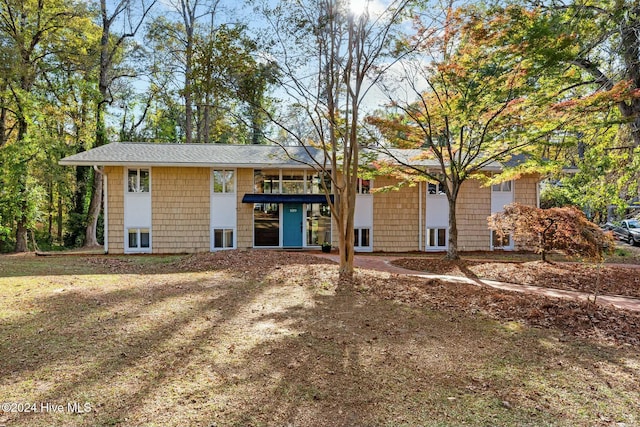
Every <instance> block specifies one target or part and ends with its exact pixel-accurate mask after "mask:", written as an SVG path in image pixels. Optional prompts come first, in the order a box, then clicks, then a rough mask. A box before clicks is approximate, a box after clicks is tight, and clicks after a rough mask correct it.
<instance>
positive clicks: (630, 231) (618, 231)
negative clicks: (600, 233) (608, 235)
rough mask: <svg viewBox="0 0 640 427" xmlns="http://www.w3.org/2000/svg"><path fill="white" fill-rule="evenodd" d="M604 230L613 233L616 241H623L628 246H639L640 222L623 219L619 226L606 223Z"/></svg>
mask: <svg viewBox="0 0 640 427" xmlns="http://www.w3.org/2000/svg"><path fill="white" fill-rule="evenodd" d="M604 228H605V229H607V230H611V231H613V234H614V236H615V237H616V238H617V239H620V240H623V241H625V242H627V243H629V244H630V245H636V244H640V222H639V221H638V220H636V219H625V220H623V221H621V222H620V224H612V223H610V222H608V223H607V224H605V226H604Z"/></svg>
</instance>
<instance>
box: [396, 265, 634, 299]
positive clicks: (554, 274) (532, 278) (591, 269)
mask: <svg viewBox="0 0 640 427" xmlns="http://www.w3.org/2000/svg"><path fill="white" fill-rule="evenodd" d="M392 264H393V265H396V266H398V267H402V268H406V269H409V270H415V271H423V272H428V273H434V274H446V275H452V276H463V277H472V278H481V279H489V280H497V281H501V282H508V283H515V284H519V285H533V286H541V287H546V288H555V289H567V290H576V291H582V292H589V293H593V292H595V291H596V290H598V293H599V294H608V295H624V296H630V297H635V298H640V268H637V267H624V266H611V265H607V264H604V265H602V266H597V265H589V264H572V263H548V262H542V261H533V262H487V261H470V260H460V261H448V260H444V259H436V258H429V259H426V258H402V259H398V260H395V261H393V262H392ZM598 275H600V278H599V279H598ZM596 286H597V289H596Z"/></svg>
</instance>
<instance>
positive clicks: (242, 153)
mask: <svg viewBox="0 0 640 427" xmlns="http://www.w3.org/2000/svg"><path fill="white" fill-rule="evenodd" d="M385 151H386V153H384V152H378V156H379V158H381V159H385V158H386V159H387V160H389V161H391V162H394V161H400V162H402V163H406V164H411V165H414V166H424V167H426V168H439V167H440V164H439V163H438V161H437V160H434V159H424V158H421V154H423V150H420V149H388V150H385ZM312 156H313V157H312ZM314 157H315V159H317V160H318V161H320V162H323V160H324V154H323V152H322V150H320V149H316V148H310V147H307V148H305V147H300V146H293V147H282V146H279V145H231V144H167V143H162V144H154V143H140V142H114V143H111V144H107V145H103V146H101V147H97V148H92V149H90V150H87V151H84V152H82V153H78V154H74V155H72V156H68V157H65V158H64V159H62V160H60V164H61V165H70V166H94V165H97V166H181V167H229V168H236V167H239V168H242V167H246V168H255V167H259V168H268V167H273V168H300V167H303V166H304V165H309V164H311V163H312V160H313V158H314ZM364 158H366V157H365V156H363V159H364ZM483 170H486V171H496V172H497V171H501V170H502V167H501V165H500V164H499V163H497V162H492V163H490V164H488V165H487V166H485V167H484V168H483Z"/></svg>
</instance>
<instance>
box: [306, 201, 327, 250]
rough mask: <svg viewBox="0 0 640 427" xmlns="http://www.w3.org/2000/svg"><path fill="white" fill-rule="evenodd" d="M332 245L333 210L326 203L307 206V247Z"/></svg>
mask: <svg viewBox="0 0 640 427" xmlns="http://www.w3.org/2000/svg"><path fill="white" fill-rule="evenodd" d="M324 242H329V243H331V210H330V209H329V205H327V204H326V203H309V204H307V245H308V246H319V245H321V244H323V243H324Z"/></svg>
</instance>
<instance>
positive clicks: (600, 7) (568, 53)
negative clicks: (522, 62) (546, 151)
mask: <svg viewBox="0 0 640 427" xmlns="http://www.w3.org/2000/svg"><path fill="white" fill-rule="evenodd" d="M517 3H519V4H522V5H525V6H526V7H528V8H529V9H530V10H531V11H535V12H536V13H540V14H543V15H545V16H547V17H549V19H553V20H554V21H556V22H557V25H555V26H553V27H550V30H551V31H552V33H553V34H555V35H556V37H558V38H565V39H570V40H571V41H572V42H571V43H570V44H568V45H567V46H565V48H564V49H563V50H560V51H558V52H557V54H556V56H555V60H557V61H558V62H559V63H560V64H562V65H563V66H564V67H565V68H566V70H567V73H566V74H571V77H572V78H571V79H568V80H566V81H565V82H559V85H562V87H563V88H564V89H563V93H564V95H565V97H566V99H567V100H568V101H570V102H576V101H577V102H580V101H582V100H583V99H584V98H585V97H586V98H594V97H599V98H601V99H607V100H608V101H609V105H610V106H611V107H612V108H610V109H609V110H607V111H603V110H600V111H598V112H594V111H589V110H586V111H584V114H583V117H584V119H585V120H584V122H583V123H581V124H580V127H581V128H580V129H575V130H574V135H575V136H576V139H577V141H576V145H577V146H578V148H579V149H578V150H577V151H578V153H577V157H578V159H577V161H575V166H577V167H578V168H579V172H578V173H577V174H576V175H575V176H573V177H571V178H567V179H565V180H563V182H564V184H565V186H567V187H568V188H570V189H571V192H572V193H573V195H574V198H573V200H572V201H573V202H574V203H577V204H579V205H581V206H583V207H584V209H587V210H589V211H595V213H596V214H598V215H600V216H606V214H607V210H608V208H609V206H610V205H612V204H616V205H617V206H618V209H619V211H620V212H622V211H624V209H625V208H626V207H627V204H628V203H629V202H630V201H631V200H633V199H634V198H637V197H638V196H639V194H640V193H638V190H639V188H638V181H640V173H639V171H640V167H639V166H640V164H639V160H638V158H639V155H640V98H639V97H638V96H637V93H638V91H640V62H639V61H638V58H639V57H640V32H639V31H638V28H639V26H640V4H639V3H638V2H637V1H635V0H600V1H591V0H522V1H517ZM621 88H624V93H621V90H620V89H621Z"/></svg>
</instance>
